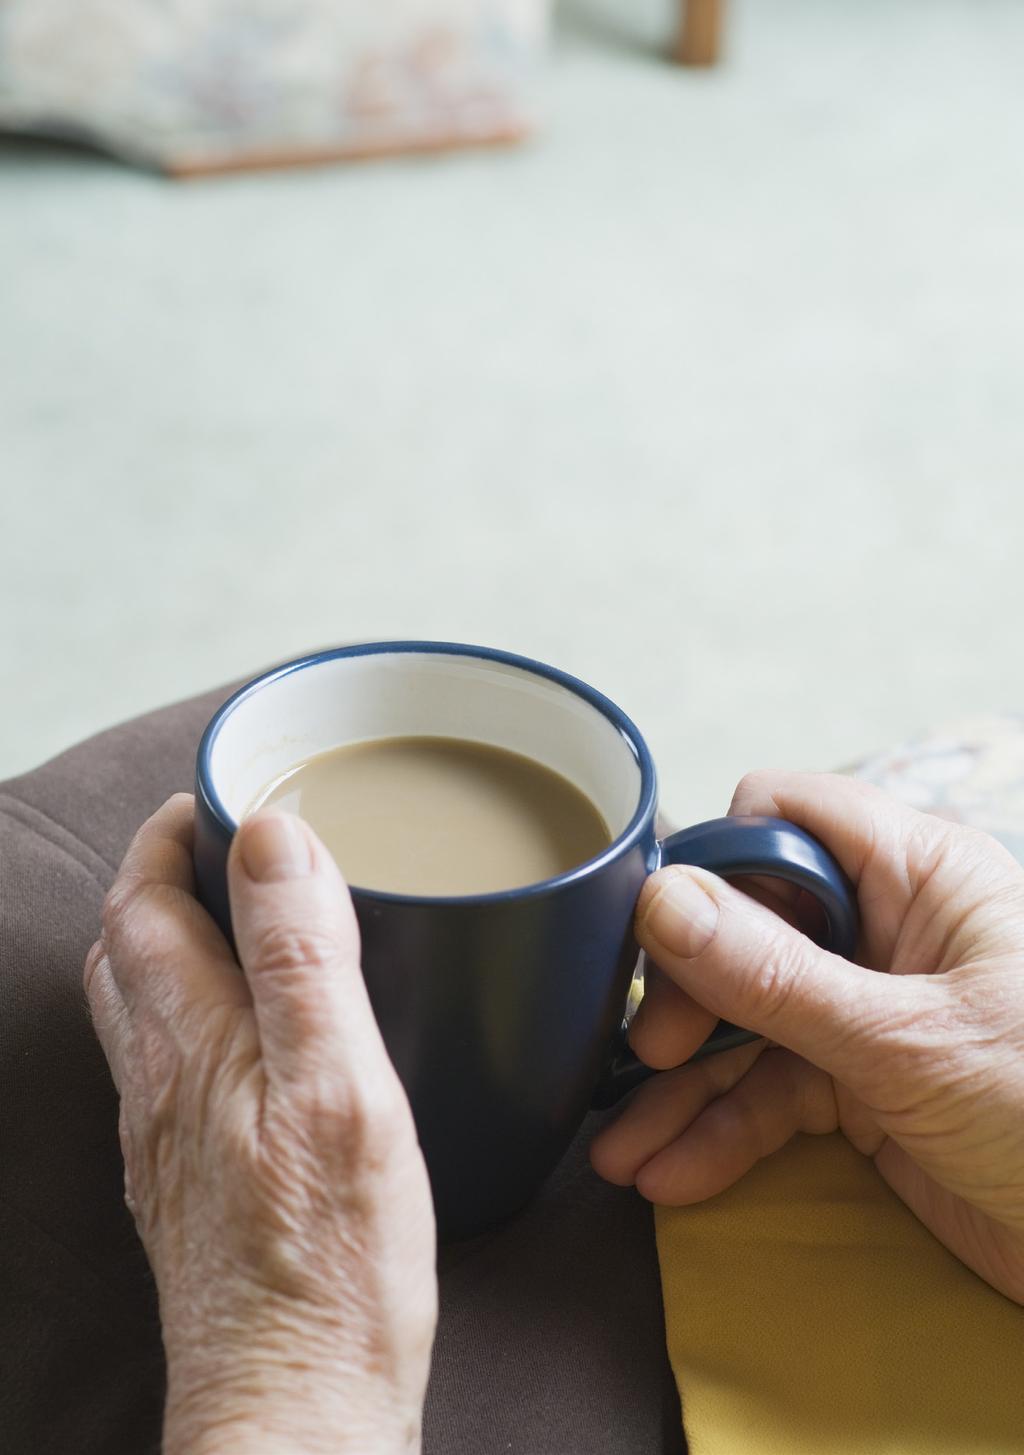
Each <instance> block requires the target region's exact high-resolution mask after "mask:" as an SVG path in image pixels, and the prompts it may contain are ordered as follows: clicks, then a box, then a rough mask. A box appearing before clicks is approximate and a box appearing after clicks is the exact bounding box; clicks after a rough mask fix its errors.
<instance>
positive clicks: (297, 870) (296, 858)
mask: <svg viewBox="0 0 1024 1455" xmlns="http://www.w3.org/2000/svg"><path fill="white" fill-rule="evenodd" d="M239 832H240V834H241V843H240V845H239V854H240V856H241V860H242V866H243V868H244V869H245V872H246V873H247V874H248V876H249V878H250V879H255V880H256V881H257V882H258V883H263V882H266V881H270V880H274V879H301V878H302V877H303V876H304V875H306V874H311V873H312V872H313V854H312V850H311V849H310V844H309V839H308V837H307V835H306V832H305V830H304V829H303V827H302V824H301V823H300V822H299V820H298V819H297V818H295V817H294V816H293V815H292V814H288V813H269V814H265V815H263V814H261V815H260V817H259V818H254V819H253V820H252V822H251V823H247V824H243V826H242V828H241V829H240V831H239Z"/></svg>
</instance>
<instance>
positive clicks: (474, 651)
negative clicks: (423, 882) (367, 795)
mask: <svg viewBox="0 0 1024 1455" xmlns="http://www.w3.org/2000/svg"><path fill="white" fill-rule="evenodd" d="M416 652H422V653H424V654H425V655H426V654H429V655H431V656H452V657H478V658H480V659H481V660H482V661H488V662H500V663H503V664H504V665H506V666H511V667H518V668H520V669H521V670H523V671H527V672H530V673H532V674H533V675H534V676H538V677H546V678H547V679H548V680H549V681H551V682H555V683H557V684H558V685H559V686H560V687H564V688H566V689H567V690H568V691H570V692H573V693H575V694H576V696H577V697H581V698H583V700H584V701H585V702H587V703H589V704H590V706H591V707H594V708H596V709H597V711H598V712H600V713H601V714H602V715H603V716H604V717H605V718H607V719H608V721H609V722H611V724H612V726H613V727H615V728H616V729H617V730H618V732H619V733H620V734H621V736H622V738H623V739H624V740H625V742H626V745H627V746H628V747H629V749H630V751H631V752H632V753H633V756H634V757H635V758H636V760H637V763H638V765H639V768H640V797H639V800H638V803H637V807H636V810H635V812H634V814H633V816H632V818H631V819H630V821H629V823H628V824H627V825H626V827H625V828H624V829H623V830H622V832H621V833H620V834H619V835H618V836H617V838H615V839H613V840H612V842H611V843H610V844H609V845H608V847H607V849H605V850H604V851H603V853H601V854H598V855H597V856H596V857H595V858H593V859H587V860H585V861H584V863H582V864H577V865H576V866H575V867H574V868H572V869H568V870H566V872H565V873H564V874H558V875H556V876H555V877H554V878H552V879H541V880H538V881H537V883H535V884H524V885H522V886H520V887H519V888H516V889H499V890H494V891H492V892H491V893H489V894H452V895H435V894H430V895H426V894H423V895H420V894H397V893H395V892H393V891H391V890H384V889H367V888H364V887H363V886H362V885H359V884H350V885H349V889H350V890H351V892H352V893H353V894H354V895H355V894H358V895H359V897H360V898H361V899H370V900H373V901H375V902H379V903H381V904H416V905H428V904H436V905H448V906H466V907H469V906H477V905H479V906H484V905H488V904H501V903H507V902H510V901H512V900H520V899H528V898H536V897H539V896H541V895H543V894H553V893H555V892H557V891H558V890H560V889H565V888H567V887H569V886H570V885H573V884H577V883H579V882H581V881H582V880H584V879H588V878H590V876H591V875H593V874H597V873H599V872H600V871H601V870H602V869H603V868H605V867H606V866H607V865H609V864H612V863H614V862H615V861H616V860H617V859H618V858H620V857H621V856H622V854H624V853H626V852H628V851H629V850H630V849H631V848H633V846H634V845H635V844H636V843H637V842H638V841H639V840H640V839H641V838H642V837H643V834H644V833H645V831H646V829H647V827H648V825H649V824H650V823H651V822H652V821H653V818H654V813H655V807H656V804H657V775H656V773H655V769H654V761H653V759H652V758H651V754H650V750H649V749H648V747H647V744H646V743H645V742H644V739H643V735H642V734H641V732H640V730H639V728H638V727H637V726H636V724H635V723H634V722H633V720H632V719H631V718H630V717H628V716H627V715H626V713H624V712H623V711H622V709H621V708H620V707H617V706H616V704H615V703H614V702H612V700H611V698H609V697H606V696H605V695H604V693H603V692H598V690H597V688H596V687H591V686H590V685H589V684H588V683H586V682H583V681H582V680H581V679H580V678H578V677H573V676H572V675H571V674H570V673H568V672H563V671H561V670H560V669H559V668H558V667H551V666H549V665H548V664H547V663H545V662H538V661H537V660H536V659H535V658H533V657H524V656H520V655H519V654H518V653H516V652H506V651H503V650H502V649H501V648H498V647H478V646H472V645H470V644H468V643H465V642H431V641H390V642H360V643H356V644H353V645H351V646H347V647H332V648H329V649H328V650H326V651H322V652H312V653H310V654H309V655H307V656H305V657H296V658H295V660H294V661H290V662H284V663H282V664H281V665H280V666H278V667H272V668H271V669H270V670H269V671H267V672H262V673H260V675H259V676H258V677H254V678H252V680H251V681H249V682H246V683H245V684H244V685H243V686H242V687H240V688H239V689H238V690H237V692H234V693H232V695H231V696H230V697H229V698H228V699H227V701H226V702H224V703H222V704H221V706H220V707H219V708H218V709H217V711H216V712H215V713H214V715H213V717H212V718H211V719H210V721H209V723H208V724H207V726H206V730H205V732H204V733H203V736H202V738H201V739H200V743H199V750H198V753H197V755H196V787H197V790H198V791H199V793H200V794H201V796H202V799H203V802H204V804H205V806H206V808H207V810H208V811H209V813H210V814H211V815H212V816H213V818H214V819H215V820H216V822H217V824H218V825H219V827H220V829H221V831H222V832H223V833H224V834H225V836H226V837H227V838H228V839H231V838H233V837H234V835H235V833H236V832H237V830H238V823H237V822H236V820H235V819H234V818H232V816H231V814H230V813H229V812H228V811H227V808H226V807H225V806H224V802H223V800H222V799H221V797H220V794H219V793H218V792H217V789H216V786H215V784H214V780H213V773H212V770H211V765H210V758H211V754H212V752H213V746H214V743H215V742H216V740H217V736H218V734H219V733H220V730H221V728H222V727H223V726H224V723H225V722H226V721H227V719H228V717H230V715H231V714H232V713H233V712H234V711H235V709H236V708H237V707H239V706H240V705H241V704H242V703H243V702H245V701H246V700H247V699H248V698H249V697H252V696H253V695H254V694H255V693H257V692H259V691H260V690H261V689H262V688H263V687H265V686H267V685H268V684H269V683H271V682H276V681H278V680H279V679H280V678H282V677H288V676H291V674H292V673H293V672H301V671H305V670H306V669H307V668H309V667H315V666H318V665H319V664H320V663H323V662H330V661H334V660H336V659H337V658H339V657H367V656H385V655H390V656H407V655H411V654H413V653H416Z"/></svg>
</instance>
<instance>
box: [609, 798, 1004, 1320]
mask: <svg viewBox="0 0 1024 1455" xmlns="http://www.w3.org/2000/svg"><path fill="white" fill-rule="evenodd" d="M731 811H732V812H733V813H737V814H771V815H778V816H780V817H783V818H787V819H790V820H792V821H793V822H794V823H797V824H800V825H801V826H802V827H804V828H806V829H808V830H809V831H810V832H811V833H813V834H815V835H816V836H817V837H818V838H819V839H821V840H822V841H823V842H824V843H825V844H826V845H827V846H828V848H830V849H831V850H832V852H833V853H834V854H835V855H836V857H837V858H838V859H839V861H840V863H841V864H842V865H843V867H844V868H845V870H846V872H847V874H848V875H849V876H850V878H851V879H852V880H853V882H854V884H855V885H856V888H857V897H858V900H859V903H860V912H861V920H862V928H861V943H860V954H859V956H858V958H859V961H860V963H859V964H857V965H854V964H850V963H849V962H847V961H845V960H842V959H839V958H838V957H837V956H834V955H830V954H828V953H826V952H825V951H823V950H820V949H818V948H817V946H816V945H815V944H814V943H813V942H812V941H811V940H810V939H808V938H806V937H804V936H803V935H802V934H800V933H799V932H798V931H797V930H796V929H794V928H792V927H791V925H790V924H788V923H786V922H785V921H784V920H783V919H781V918H779V917H778V916H777V915H775V914H772V913H771V912H770V911H769V910H768V909H767V908H765V907H764V906H763V905H762V904H758V903H755V901H754V900H753V899H751V898H749V897H748V896H747V895H744V894H743V893H741V892H740V891H739V890H738V889H737V888H735V887H733V886H731V885H728V884H725V883H723V881H722V880H721V879H718V878H716V877H715V876H714V875H712V874H709V873H707V872H705V871H703V870H700V869H689V868H683V867H676V868H668V869H663V870H661V871H659V872H658V873H657V874H654V875H652V877H651V878H650V879H649V880H648V882H647V885H646V886H645V889H644V892H643V894H642V896H641V900H640V903H639V906H638V909H637V934H638V937H639V939H640V942H641V944H642V945H643V947H644V949H645V950H646V951H647V953H648V955H649V956H650V958H651V960H652V961H653V962H654V963H655V964H656V965H657V966H658V967H659V969H658V971H657V972H655V973H654V974H653V975H651V976H650V984H649V988H648V990H647V993H646V995H645V998H644V1001H643V1003H642V1006H641V1009H640V1010H639V1011H638V1013H637V1015H636V1018H635V1020H634V1024H633V1027H632V1044H633V1047H634V1049H635V1050H636V1052H637V1054H638V1055H639V1056H641V1057H642V1058H643V1060H645V1061H646V1062H647V1063H648V1064H649V1065H651V1066H655V1067H658V1068H667V1067H674V1068H677V1069H673V1070H665V1071H664V1073H663V1074H662V1075H661V1076H658V1077H655V1078H653V1079H652V1080H651V1081H649V1082H648V1083H647V1084H646V1085H644V1086H642V1087H641V1088H640V1089H639V1091H638V1092H637V1093H636V1094H635V1096H634V1097H633V1099H632V1101H631V1102H630V1103H629V1104H628V1105H627V1107H626V1109H625V1111H624V1112H623V1113H622V1115H621V1116H620V1117H619V1118H618V1120H617V1121H615V1122H613V1123H612V1124H610V1125H609V1126H608V1127H606V1128H604V1129H602V1132H601V1133H600V1135H599V1136H598V1137H597V1138H596V1139H595V1141H594V1144H593V1148H592V1154H591V1155H592V1160H593V1163H594V1166H595V1167H596V1168H597V1170H598V1171H599V1172H600V1173H601V1174H602V1175H603V1176H604V1177H606V1178H608V1179H609V1180H610V1181H612V1182H616V1183H621V1184H624V1185H625V1184H630V1183H635V1184H636V1186H637V1187H638V1189H639V1190H640V1192H641V1193H643V1195H644V1196H645V1197H648V1198H651V1199H652V1200H653V1201H655V1202H660V1203H669V1204H683V1203H693V1202H699V1201H701V1200H702V1199H703V1198H707V1197H711V1196H713V1195H714V1194H715V1193H717V1192H720V1191H721V1190H722V1189H723V1188H725V1187H728V1186H729V1185H730V1184H731V1183H733V1182H735V1181H736V1180H737V1179H738V1178H739V1177H741V1176H742V1175H743V1173H744V1172H746V1171H747V1170H748V1168H750V1167H751V1166H752V1165H753V1164H754V1163H755V1162H757V1161H758V1159H759V1158H761V1157H766V1156H768V1155H769V1153H771V1152H773V1151H775V1150H776V1149H777V1148H779V1147H781V1146H782V1145H783V1144H784V1143H785V1142H786V1141H787V1140H788V1139H789V1138H790V1137H791V1136H792V1135H793V1133H794V1132H798V1131H800V1132H832V1131H835V1130H836V1129H838V1130H840V1131H842V1132H844V1133H845V1135H846V1136H847V1138H848V1139H849V1140H850V1142H852V1143H853V1145H854V1146H855V1147H857V1148H858V1149H859V1150H860V1151H861V1152H863V1153H864V1154H865V1155H867V1156H870V1157H872V1158H873V1159H874V1161H875V1165H876V1166H877V1168H878V1170H879V1172H880V1173H881V1174H882V1176H883V1177H884V1178H885V1179H886V1181H887V1182H888V1183H889V1184H890V1186H891V1187H892V1188H893V1189H894V1190H895V1191H896V1192H897V1193H898V1194H899V1196H900V1197H901V1198H902V1199H903V1200H904V1202H906V1203H907V1205H908V1206H909V1207H910V1208H912V1209H913V1211H914V1212H915V1213H916V1214H917V1216H918V1217H919V1218H920V1219H921V1221H922V1222H924V1223H925V1224H926V1225H927V1226H928V1227H929V1228H931V1230H932V1231H933V1232H934V1233H935V1234H936V1236H937V1237H938V1238H940V1239H941V1240H942V1242H943V1243H945V1245H946V1246H947V1247H948V1248H950V1249H951V1250H952V1251H953V1252H954V1253H955V1254H957V1256H958V1257H960V1258H961V1259H963V1261H964V1262H965V1263H967V1264H968V1265H969V1266H970V1267H971V1268H973V1269H974V1270H975V1271H976V1272H977V1273H979V1274H981V1276H982V1277H983V1278H985V1279H987V1280H988V1282H989V1283H991V1284H992V1285H993V1286H994V1287H995V1288H998V1289H1000V1290H1001V1291H1002V1292H1003V1293H1005V1294H1008V1295H1009V1296H1010V1297H1011V1298H1014V1299H1016V1300H1018V1301H1020V1302H1024V872H1022V870H1021V868H1020V867H1019V865H1018V864H1017V863H1016V861H1015V860H1014V859H1013V858H1012V857H1011V856H1010V854H1008V853H1007V852H1006V851H1005V850H1004V849H1003V848H1001V847H1000V845H999V844H997V843H996V842H995V841H994V840H993V839H990V838H988V837H987V836H986V835H984V834H980V833H977V832H975V831H973V830H969V829H964V828H961V827H957V826H954V825H952V824H949V823H945V822H943V821H942V820H940V819H938V818H934V817H932V816H930V815H927V814H921V813H916V812H914V811H913V810H912V809H909V808H905V807H903V806H901V805H899V804H897V803H896V802H894V801H893V800H891V799H889V798H887V797H886V796H885V795H884V794H882V793H879V792H878V791H876V790H874V789H871V788H868V787H866V786H864V785H861V784H858V783H856V782H853V781H851V780H848V779H845V778H837V777H831V776H826V775H806V774H786V773H758V774H753V775H751V776H750V777H748V778H746V779H744V780H743V782H742V783H741V784H740V787H739V789H738V790H737V793H736V796H735V798H734V799H733V804H732V810H731ZM762 887H763V886H762ZM793 904H794V897H793V896H789V908H790V910H792V908H793ZM877 971H887V972H889V973H888V974H883V975H880V974H877V973H876V972H877ZM719 1016H721V1017H724V1018H725V1019H727V1020H730V1021H735V1022H736V1023H737V1024H738V1025H741V1026H747V1027H749V1028H750V1029H752V1030H756V1031H760V1032H761V1033H762V1035H763V1036H765V1037H767V1038H768V1041H767V1043H766V1042H765V1041H761V1042H758V1043H755V1044H753V1045H750V1046H743V1047H739V1048H737V1049H736V1050H733V1051H730V1052H724V1053H722V1054H721V1055H718V1056H711V1057H709V1058H707V1059H706V1060H704V1061H701V1062H697V1063H696V1064H694V1065H693V1066H683V1065H681V1064H680V1063H682V1062H683V1061H685V1060H686V1058H687V1057H688V1056H689V1055H690V1054H691V1053H692V1052H693V1051H694V1050H695V1049H696V1047H697V1046H698V1045H699V1044H700V1043H701V1041H703V1040H704V1038H705V1037H706V1036H707V1034H708V1032H709V1031H710V1030H711V1028H712V1026H713V1024H714V1022H715V1020H716V1019H717V1018H718V1017H719ZM772 1043H775V1044H772Z"/></svg>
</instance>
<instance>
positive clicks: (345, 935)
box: [228, 813, 382, 1082]
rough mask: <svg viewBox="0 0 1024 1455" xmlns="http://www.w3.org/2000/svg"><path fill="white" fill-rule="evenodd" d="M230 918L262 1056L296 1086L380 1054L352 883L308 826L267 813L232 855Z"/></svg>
mask: <svg viewBox="0 0 1024 1455" xmlns="http://www.w3.org/2000/svg"><path fill="white" fill-rule="evenodd" d="M228 887H229V893H230V898H231V917H232V924H233V928H234V932H235V940H236V943H237V946H238V956H239V959H240V961H241V963H242V968H243V970H244V971H245V977H246V980H247V981H248V984H249V989H250V992H251V994H252V1000H253V1010H254V1011H255V1014H256V1022H257V1026H258V1028H259V1036H260V1044H261V1047H262V1051H263V1060H264V1062H265V1064H266V1065H267V1068H268V1070H270V1071H272V1072H273V1073H275V1074H276V1076H277V1077H278V1079H280V1080H283V1081H288V1082H294V1081H302V1080H306V1079H309V1078H315V1077H317V1076H320V1075H322V1074H323V1072H324V1071H325V1069H329V1070H330V1072H331V1074H332V1075H339V1074H340V1075H341V1076H343V1077H344V1076H345V1074H346V1072H347V1073H348V1074H349V1075H356V1074H358V1070H359V1069H360V1068H361V1069H363V1070H366V1069H368V1068H367V1067H366V1062H367V1058H370V1059H373V1058H374V1057H375V1056H376V1057H378V1058H379V1057H381V1056H382V1048H381V1043H380V1035H379V1032H378V1030H377V1026H376V1022H375V1021H374V1017H373V1012H372V1010H371V1008H370V1002H369V997H368V995H367V993H366V987H365V984H364V982H363V977H362V972H361V969H360V953H359V927H358V925H357V923H356V917H355V911H354V909H353V907H352V901H351V898H350V896H349V894H348V890H347V888H346V886H345V883H344V880H343V879H342V877H341V874H340V872H339V870H338V868H337V865H336V864H335V862H334V860H333V859H332V857H331V856H330V854H329V853H328V852H327V850H326V849H325V848H324V846H323V845H322V844H321V843H320V841H319V839H318V838H317V837H316V835H315V834H314V833H313V831H312V830H311V829H310V828H309V826H308V825H307V824H305V823H303V821H302V820H301V819H299V818H297V817H295V816H294V815H292V814H285V813H259V814H254V815H253V817H252V818H250V819H246V820H245V822H244V823H242V824H241V825H240V827H239V829H238V832H237V833H236V835H235V839H234V843H233V844H232V846H231V854H230V857H229V860H228Z"/></svg>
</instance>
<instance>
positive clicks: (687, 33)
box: [673, 0, 725, 66]
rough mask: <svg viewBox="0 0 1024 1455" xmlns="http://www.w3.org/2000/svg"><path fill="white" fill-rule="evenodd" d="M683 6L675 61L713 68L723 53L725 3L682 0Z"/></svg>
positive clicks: (723, 1)
mask: <svg viewBox="0 0 1024 1455" xmlns="http://www.w3.org/2000/svg"><path fill="white" fill-rule="evenodd" d="M681 4H682V13H681V16H680V26H679V36H678V39H677V40H676V44H675V48H674V51H673V55H674V58H675V59H676V60H677V61H678V62H679V63H680V65H683V66H713V65H714V64H715V63H716V61H717V60H718V59H719V56H720V55H721V51H722V32H723V30H724V27H725V0H681Z"/></svg>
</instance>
